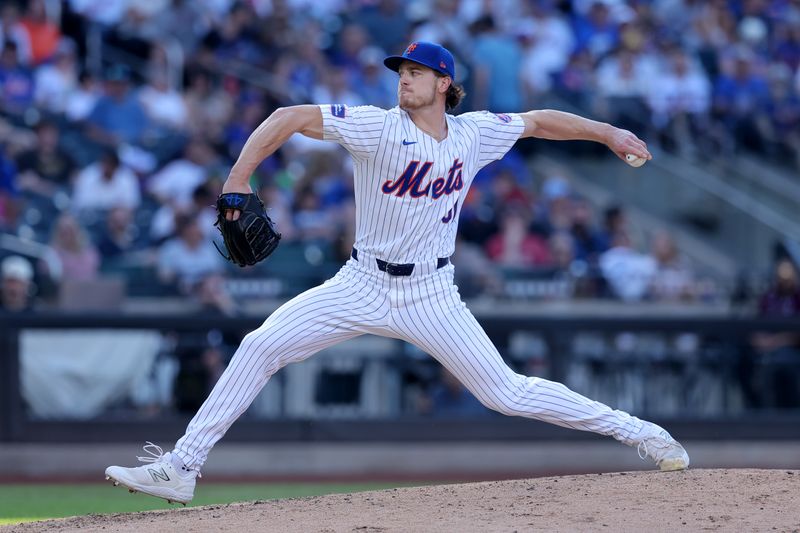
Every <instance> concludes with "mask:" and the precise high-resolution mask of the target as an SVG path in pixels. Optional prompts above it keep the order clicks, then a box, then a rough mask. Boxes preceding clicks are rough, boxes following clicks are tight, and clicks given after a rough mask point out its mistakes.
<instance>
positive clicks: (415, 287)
mask: <svg viewBox="0 0 800 533" xmlns="http://www.w3.org/2000/svg"><path fill="white" fill-rule="evenodd" d="M359 259H360V261H356V260H355V259H352V258H351V259H350V260H349V261H348V262H347V264H346V265H345V266H343V267H342V269H341V270H340V271H339V272H338V273H337V274H336V275H335V276H334V277H333V278H331V279H329V280H328V281H326V282H325V283H323V284H322V285H320V286H318V287H315V288H313V289H310V290H308V291H306V292H304V293H302V294H300V295H298V296H297V297H295V298H293V299H292V300H290V301H288V302H286V303H285V304H284V305H282V306H281V307H280V308H279V309H277V310H276V311H275V312H274V313H273V314H272V315H270V316H269V318H268V319H267V320H266V321H265V322H264V324H263V325H262V326H261V327H259V328H258V329H256V330H254V331H252V332H250V333H248V334H247V335H246V336H245V338H244V340H243V341H242V343H241V345H240V346H239V348H238V350H237V351H236V353H235V354H234V356H233V358H232V359H231V362H230V364H229V365H228V367H227V369H226V370H225V372H224V373H223V374H222V376H221V377H220V379H219V381H218V382H217V384H216V385H215V386H214V388H213V390H212V391H211V393H210V395H209V397H208V398H207V399H206V401H205V402H204V403H203V405H202V406H201V407H200V409H199V410H198V412H197V414H196V415H195V416H194V418H193V419H192V421H191V422H190V423H189V426H188V428H187V430H186V433H185V434H184V436H183V437H182V438H181V439H180V440H179V441H178V442H177V443H176V445H175V450H174V451H173V453H174V454H176V455H177V456H178V457H179V458H180V459H181V460H182V461H183V462H184V464H185V465H186V466H187V467H188V468H192V469H200V467H202V465H203V464H204V463H205V460H206V458H207V456H208V453H209V451H210V450H211V448H212V447H213V446H214V444H215V443H216V442H217V441H218V440H219V439H221V438H222V436H223V435H224V434H225V432H226V431H227V430H228V428H229V427H230V426H231V424H233V422H234V421H236V419H237V418H238V417H239V416H240V415H241V414H242V413H244V411H245V410H246V409H247V408H248V407H249V406H250V404H251V403H252V402H253V400H254V399H255V398H256V396H257V395H258V393H259V392H260V391H261V389H262V388H263V387H264V385H265V384H266V383H267V381H268V380H269V378H270V377H271V376H272V375H273V374H274V373H275V372H277V371H278V370H280V369H281V368H283V367H284V366H286V365H287V364H289V363H296V362H298V361H302V360H304V359H306V358H308V357H310V356H311V355H313V354H315V353H316V352H318V351H320V350H322V349H324V348H327V347H329V346H333V345H334V344H337V343H340V342H342V341H345V340H347V339H352V338H353V337H357V336H359V335H363V334H366V333H372V334H375V335H382V336H386V337H392V338H398V339H402V340H405V341H408V342H410V343H412V344H414V345H415V346H417V347H419V348H420V349H422V350H424V351H425V352H427V353H429V354H430V355H432V356H433V357H434V358H436V360H438V361H439V362H440V363H441V364H443V365H444V366H445V367H446V368H447V369H448V370H449V371H450V372H452V373H453V374H454V375H455V376H456V377H457V378H458V379H459V380H460V381H461V382H462V383H463V384H464V386H466V387H467V389H469V390H470V392H472V394H474V395H475V397H476V398H477V399H478V400H479V401H480V402H481V403H483V404H484V405H485V406H487V407H489V408H490V409H494V410H495V411H498V412H500V413H503V414H506V415H514V416H524V417H528V418H533V419H536V420H541V421H544V422H549V423H551V424H556V425H559V426H564V427H568V428H573V429H579V430H583V431H592V432H594V433H600V434H602V435H609V436H612V437H614V438H615V439H617V440H619V441H621V442H623V443H626V444H630V443H631V442H632V437H634V436H635V435H636V434H637V433H638V432H639V431H640V430H641V428H642V421H640V420H639V419H638V418H636V417H633V416H631V415H629V414H627V413H625V412H623V411H618V410H613V409H611V408H610V407H608V406H607V405H604V404H602V403H600V402H596V401H593V400H590V399H588V398H586V397H584V396H581V395H580V394H577V393H575V392H573V391H571V390H570V389H568V388H567V387H566V386H564V385H562V384H560V383H556V382H553V381H548V380H545V379H541V378H536V377H526V376H523V375H520V374H517V373H515V372H514V371H512V370H511V369H510V368H509V367H508V366H507V365H506V364H505V362H504V361H503V359H502V358H501V356H500V354H499V353H498V351H497V349H496V348H495V347H494V345H493V344H492V342H491V341H490V340H489V337H488V336H487V335H486V333H485V332H484V331H483V328H481V326H480V325H479V324H478V322H477V320H475V317H473V316H472V313H470V311H469V310H468V309H467V307H466V305H465V304H464V303H463V302H462V301H461V297H460V295H459V294H458V289H457V288H456V286H455V285H454V284H453V266H452V265H447V266H445V267H442V268H440V269H438V270H437V269H436V268H435V266H434V265H430V266H428V265H417V266H416V267H415V269H414V272H413V274H412V275H411V276H407V277H405V276H404V277H395V276H390V275H388V274H386V273H385V272H381V271H380V270H378V268H377V265H376V264H375V261H374V258H371V257H368V256H366V255H365V254H362V253H361V252H359Z"/></svg>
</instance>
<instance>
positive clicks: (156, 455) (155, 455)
mask: <svg viewBox="0 0 800 533" xmlns="http://www.w3.org/2000/svg"><path fill="white" fill-rule="evenodd" d="M145 442H147V444H145V445H144V446H142V449H143V450H144V451H146V452H147V453H149V454H150V457H147V456H144V457H136V458H137V459H139V460H140V461H141V462H143V463H157V462H159V461H161V459H162V458H163V457H164V450H162V449H161V446H159V445H157V444H153V443H152V442H150V441H149V440H148V441H145Z"/></svg>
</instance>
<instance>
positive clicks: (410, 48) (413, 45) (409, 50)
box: [406, 43, 417, 55]
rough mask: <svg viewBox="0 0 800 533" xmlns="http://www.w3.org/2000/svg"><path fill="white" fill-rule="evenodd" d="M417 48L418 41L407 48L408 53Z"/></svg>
mask: <svg viewBox="0 0 800 533" xmlns="http://www.w3.org/2000/svg"><path fill="white" fill-rule="evenodd" d="M416 49H417V43H411V44H409V45H408V48H406V55H408V54H410V53H411V52H413V51H414V50H416Z"/></svg>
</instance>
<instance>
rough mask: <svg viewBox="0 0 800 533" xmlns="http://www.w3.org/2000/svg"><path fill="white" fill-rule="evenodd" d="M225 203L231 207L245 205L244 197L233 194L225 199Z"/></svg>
mask: <svg viewBox="0 0 800 533" xmlns="http://www.w3.org/2000/svg"><path fill="white" fill-rule="evenodd" d="M225 201H226V202H227V204H228V205H231V206H239V205H242V204H243V203H244V196H239V195H238V194H231V195H228V196H226V197H225Z"/></svg>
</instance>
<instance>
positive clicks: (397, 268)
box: [386, 263, 406, 276]
mask: <svg viewBox="0 0 800 533" xmlns="http://www.w3.org/2000/svg"><path fill="white" fill-rule="evenodd" d="M405 266H406V265H398V264H397V263H386V273H387V274H389V275H390V276H402V275H403V274H405V268H404V267H405Z"/></svg>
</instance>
